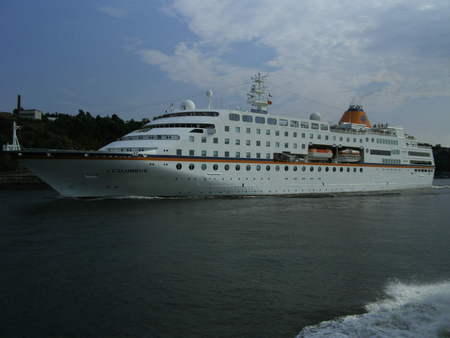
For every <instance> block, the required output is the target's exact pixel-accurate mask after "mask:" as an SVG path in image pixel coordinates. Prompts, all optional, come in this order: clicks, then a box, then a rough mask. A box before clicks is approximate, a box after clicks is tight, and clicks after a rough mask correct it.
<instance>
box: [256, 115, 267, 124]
mask: <svg viewBox="0 0 450 338" xmlns="http://www.w3.org/2000/svg"><path fill="white" fill-rule="evenodd" d="M255 122H256V123H261V124H264V123H266V119H265V118H264V117H261V116H256V117H255Z"/></svg>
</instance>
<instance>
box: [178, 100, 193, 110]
mask: <svg viewBox="0 0 450 338" xmlns="http://www.w3.org/2000/svg"><path fill="white" fill-rule="evenodd" d="M194 109H195V103H194V101H192V100H185V101H183V103H182V104H181V110H194Z"/></svg>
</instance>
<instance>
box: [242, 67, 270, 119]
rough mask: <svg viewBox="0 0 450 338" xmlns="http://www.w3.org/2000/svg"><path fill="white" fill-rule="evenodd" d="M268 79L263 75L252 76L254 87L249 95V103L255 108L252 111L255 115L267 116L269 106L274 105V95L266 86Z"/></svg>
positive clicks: (252, 86)
mask: <svg viewBox="0 0 450 338" xmlns="http://www.w3.org/2000/svg"><path fill="white" fill-rule="evenodd" d="M266 79H267V75H265V74H261V73H258V74H256V75H255V76H252V85H251V87H250V91H249V92H248V93H247V103H248V104H250V105H251V106H253V107H254V108H251V109H250V111H251V112H253V113H262V114H267V106H269V105H271V104H272V101H271V98H272V95H270V93H269V92H268V91H267V87H266V86H265V84H264V81H265V80H266Z"/></svg>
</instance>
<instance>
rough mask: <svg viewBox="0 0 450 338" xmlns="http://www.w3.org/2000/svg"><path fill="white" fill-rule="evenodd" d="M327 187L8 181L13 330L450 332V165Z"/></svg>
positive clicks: (7, 333) (7, 322) (5, 208)
mask: <svg viewBox="0 0 450 338" xmlns="http://www.w3.org/2000/svg"><path fill="white" fill-rule="evenodd" d="M435 185H436V186H435V187H434V188H430V189H425V190H420V191H409V192H402V193H393V194H384V195H358V196H340V197H325V198H281V197H273V198H272V197H266V198H243V199H206V200H198V199H191V200H189V199H142V198H128V199H94V200H76V199H62V198H59V197H58V196H57V194H56V193H54V192H53V191H51V190H20V191H5V190H3V191H0V214H1V220H0V264H1V274H0V336H1V337H19V336H20V337H48V336H58V337H119V336H120V337H175V336H180V337H210V336H213V337H296V336H298V337H385V336H386V337H450V317H449V316H450V315H449V314H450V246H449V243H450V224H449V223H450V222H449V219H450V208H449V206H450V180H436V181H435Z"/></svg>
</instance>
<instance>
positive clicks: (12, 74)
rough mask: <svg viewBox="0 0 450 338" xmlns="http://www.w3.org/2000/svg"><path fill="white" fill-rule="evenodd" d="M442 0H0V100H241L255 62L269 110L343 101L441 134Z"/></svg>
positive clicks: (331, 114) (56, 107)
mask: <svg viewBox="0 0 450 338" xmlns="http://www.w3.org/2000/svg"><path fill="white" fill-rule="evenodd" d="M449 19H450V1H449V0H365V1H361V0H359V1H358V0H278V1H273V0H127V1H123V0H111V1H106V0H77V1H72V0H40V1H35V0H0V111H11V110H12V109H13V108H14V106H15V104H16V95H17V94H21V95H22V106H23V107H24V108H36V109H40V110H42V111H44V112H49V113H53V112H62V113H70V114H75V113H77V112H78V109H83V110H87V111H89V112H91V113H92V114H94V115H97V114H100V115H111V114H118V115H119V116H120V117H121V118H124V119H131V118H134V119H138V120H140V119H142V118H151V117H152V116H155V115H158V114H160V113H161V112H163V111H164V110H166V109H167V108H168V107H169V106H170V105H171V104H174V105H175V106H176V107H178V106H179V105H180V104H181V102H182V101H184V100H185V99H192V100H193V101H194V102H195V103H196V104H197V107H200V108H201V107H206V106H207V99H206V95H205V92H206V91H207V90H208V89H212V90H213V92H214V96H213V107H216V108H227V109H228V108H229V109H236V108H239V109H244V110H245V109H248V105H247V103H246V93H247V90H248V89H249V86H250V77H251V76H252V75H254V74H256V73H258V72H262V73H266V74H268V80H267V86H268V87H269V89H270V92H271V94H272V98H273V100H272V101H273V105H272V106H271V107H270V111H271V112H272V113H276V114H282V115H287V116H292V117H297V118H305V117H308V116H309V114H310V113H312V112H319V113H320V114H321V116H322V119H323V120H327V121H330V122H332V123H335V122H337V121H338V120H339V118H340V116H341V115H342V113H343V112H344V111H345V110H346V108H347V107H348V105H349V104H350V103H358V104H362V105H363V106H364V109H365V110H366V112H367V115H368V117H369V119H370V120H371V122H372V123H380V122H381V123H386V122H387V123H389V124H391V125H395V126H403V127H404V128H405V129H406V130H407V132H408V133H410V134H412V135H415V136H416V137H417V138H419V139H420V140H423V141H426V142H429V143H432V144H442V145H443V146H450V20H449Z"/></svg>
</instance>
